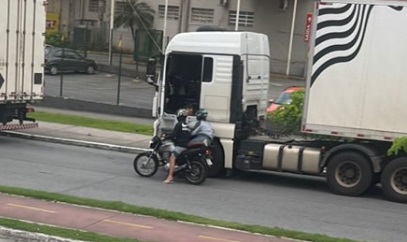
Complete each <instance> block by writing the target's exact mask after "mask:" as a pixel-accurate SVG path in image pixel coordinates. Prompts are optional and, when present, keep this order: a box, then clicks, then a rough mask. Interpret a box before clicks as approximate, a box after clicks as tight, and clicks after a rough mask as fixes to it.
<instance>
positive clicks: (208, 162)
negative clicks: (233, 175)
mask: <svg viewBox="0 0 407 242" xmlns="http://www.w3.org/2000/svg"><path fill="white" fill-rule="evenodd" d="M206 163H207V164H208V166H211V165H212V164H213V163H212V161H211V159H209V158H206Z"/></svg>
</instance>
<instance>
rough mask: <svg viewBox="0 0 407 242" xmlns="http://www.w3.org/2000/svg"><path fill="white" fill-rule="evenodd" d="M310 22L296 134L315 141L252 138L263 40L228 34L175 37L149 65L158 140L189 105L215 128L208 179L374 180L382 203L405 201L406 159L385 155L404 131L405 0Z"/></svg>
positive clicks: (355, 6)
mask: <svg viewBox="0 0 407 242" xmlns="http://www.w3.org/2000/svg"><path fill="white" fill-rule="evenodd" d="M312 16H313V19H312V26H311V32H310V43H309V53H308V55H309V61H308V67H307V77H306V84H305V98H304V103H303V118H302V125H301V132H302V133H304V134H314V135H316V136H314V138H296V139H284V138H279V139H277V138H271V137H270V136H264V135H259V134H257V133H256V132H254V131H256V129H257V126H258V124H259V123H261V121H262V120H264V119H265V118H266V115H267V114H266V106H267V104H268V99H267V98H268V97H267V93H268V88H269V79H270V78H269V77H270V50H269V47H268V46H269V40H268V37H267V36H266V35H264V34H261V33H253V32H235V31H202V32H189V33H180V34H178V35H176V36H174V37H173V38H172V39H171V41H170V42H169V43H168V46H167V48H166V50H165V54H164V55H163V58H162V59H163V61H162V67H163V68H162V71H161V72H158V73H159V75H156V65H155V63H156V60H154V59H151V61H150V62H149V64H148V68H147V69H148V70H147V77H146V81H147V82H148V83H150V84H152V85H154V86H155V87H156V90H157V92H156V95H155V97H154V102H153V115H154V116H155V117H157V119H156V121H155V123H154V130H155V132H156V134H159V133H160V132H161V133H163V132H164V133H165V132H168V131H170V130H171V129H172V127H173V126H174V124H175V121H176V116H175V113H176V110H177V109H179V108H182V107H184V106H185V105H186V104H193V105H194V106H195V108H196V109H198V108H204V109H206V110H207V111H208V113H209V116H208V120H209V121H210V123H211V124H212V126H213V128H214V130H215V136H216V137H215V139H214V141H213V144H212V158H213V161H212V162H213V165H212V166H211V168H210V171H209V173H210V174H211V175H212V176H216V175H219V174H221V172H222V171H224V170H226V171H232V170H235V169H239V170H244V171H271V172H283V173H295V174H302V175H314V176H323V177H326V181H327V183H328V186H329V187H330V189H331V190H332V191H333V192H334V193H336V194H340V195H347V196H359V195H361V194H363V193H364V192H365V191H366V190H368V189H369V188H370V187H371V186H374V185H376V184H378V183H381V187H382V190H383V193H384V195H385V197H386V198H388V199H389V200H392V201H395V202H401V203H406V202H407V156H406V154H404V153H403V152H400V153H399V154H398V155H388V154H387V151H388V149H389V148H390V147H391V145H392V142H393V141H394V140H395V139H396V138H398V137H404V136H406V135H407V125H406V122H405V118H406V117H407V109H406V108H405V106H406V105H407V95H405V93H406V92H407V82H406V80H407V72H406V67H407V58H406V57H405V55H406V54H407V45H406V44H405V43H407V28H405V26H404V25H405V23H406V22H407V2H406V1H384V0H383V1H382V0H380V1H379V0H377V1H376V0H370V1H368V0H348V1H339V0H321V1H316V2H315V8H314V13H313V14H312ZM189 118H190V119H194V117H189ZM315 137H318V138H315ZM332 137H335V139H332Z"/></svg>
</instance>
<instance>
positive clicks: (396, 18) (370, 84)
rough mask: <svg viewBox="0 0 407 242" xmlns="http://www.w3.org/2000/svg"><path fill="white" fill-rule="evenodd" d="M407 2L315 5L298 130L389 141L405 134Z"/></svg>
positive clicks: (342, 2)
mask: <svg viewBox="0 0 407 242" xmlns="http://www.w3.org/2000/svg"><path fill="white" fill-rule="evenodd" d="M405 23H407V1H373V0H372V1H361V0H359V1H357V0H354V1H347V2H344V1H333V0H326V1H322V2H320V3H317V4H316V8H315V13H314V20H313V27H312V33H311V42H310V45H311V46H310V51H311V53H310V60H309V67H308V73H309V75H308V77H307V90H306V101H305V112H304V119H303V127H304V128H303V131H304V132H308V133H315V134H327V135H335V134H341V135H338V136H344V137H352V138H363V139H372V140H389V139H393V138H396V137H400V136H406V135H407V126H406V125H405V120H404V119H405V117H407V109H406V108H405V106H406V105H407V95H405V93H406V92H407V83H406V81H405V80H407V72H406V67H407V58H406V57H405V56H406V53H407V45H406V43H407V28H406V27H405Z"/></svg>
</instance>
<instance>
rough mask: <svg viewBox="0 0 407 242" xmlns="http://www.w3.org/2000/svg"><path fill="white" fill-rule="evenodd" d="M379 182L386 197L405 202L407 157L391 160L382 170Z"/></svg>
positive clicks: (406, 199) (406, 200)
mask: <svg viewBox="0 0 407 242" xmlns="http://www.w3.org/2000/svg"><path fill="white" fill-rule="evenodd" d="M381 183H382V187H383V193H384V195H385V197H386V198H387V199H389V200H390V201H393V202H399V203H407V158H406V157H401V158H397V159H394V160H392V161H391V162H390V163H389V164H388V165H387V166H386V167H385V168H384V170H383V173H382V178H381Z"/></svg>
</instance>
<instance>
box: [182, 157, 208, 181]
mask: <svg viewBox="0 0 407 242" xmlns="http://www.w3.org/2000/svg"><path fill="white" fill-rule="evenodd" d="M189 164H190V166H189V167H186V169H185V180H186V181H187V182H188V183H191V184H193V185H199V184H202V183H203V182H204V181H205V180H206V176H207V168H206V166H205V165H204V164H203V163H202V162H200V161H197V160H193V161H190V163H189Z"/></svg>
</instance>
